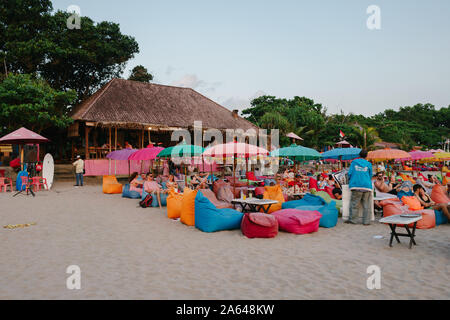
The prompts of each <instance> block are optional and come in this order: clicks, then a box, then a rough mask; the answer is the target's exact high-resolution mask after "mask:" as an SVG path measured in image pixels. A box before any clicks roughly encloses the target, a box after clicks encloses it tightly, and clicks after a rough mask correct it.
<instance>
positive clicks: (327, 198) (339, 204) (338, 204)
mask: <svg viewBox="0 0 450 320" xmlns="http://www.w3.org/2000/svg"><path fill="white" fill-rule="evenodd" d="M311 193H312V194H314V195H316V196H319V197H321V198H322V199H323V200H325V202H326V203H330V202H331V201H334V202H336V208H338V209H339V210H340V209H342V200H337V199H334V198H332V197H331V196H330V195H329V194H328V193H327V192H325V191H315V190H312V191H311Z"/></svg>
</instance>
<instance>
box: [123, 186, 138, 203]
mask: <svg viewBox="0 0 450 320" xmlns="http://www.w3.org/2000/svg"><path fill="white" fill-rule="evenodd" d="M122 198H128V199H140V198H141V194H140V193H139V192H137V191H130V185H129V184H126V185H125V186H124V187H123V190H122Z"/></svg>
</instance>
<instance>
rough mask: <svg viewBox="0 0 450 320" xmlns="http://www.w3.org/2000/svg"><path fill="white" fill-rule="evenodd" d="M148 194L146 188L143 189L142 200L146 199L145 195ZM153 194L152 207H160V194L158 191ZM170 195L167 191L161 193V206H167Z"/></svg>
mask: <svg viewBox="0 0 450 320" xmlns="http://www.w3.org/2000/svg"><path fill="white" fill-rule="evenodd" d="M147 195H148V193H147V192H145V190H142V197H141V200H144V199H145V197H146V196H147ZM152 196H153V200H152V207H153V208H159V203H158V196H157V195H156V193H152ZM168 196H169V195H168V194H167V193H161V194H160V197H161V206H162V207H167V197H168Z"/></svg>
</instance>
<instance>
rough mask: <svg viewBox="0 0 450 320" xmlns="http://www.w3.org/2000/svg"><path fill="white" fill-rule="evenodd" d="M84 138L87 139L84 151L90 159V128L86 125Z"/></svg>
mask: <svg viewBox="0 0 450 320" xmlns="http://www.w3.org/2000/svg"><path fill="white" fill-rule="evenodd" d="M84 139H85V146H84V153H85V158H86V159H87V160H88V159H89V158H90V156H89V128H88V126H86V125H85V127H84Z"/></svg>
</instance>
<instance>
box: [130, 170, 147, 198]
mask: <svg viewBox="0 0 450 320" xmlns="http://www.w3.org/2000/svg"><path fill="white" fill-rule="evenodd" d="M128 181H129V182H130V191H136V192H139V194H140V195H142V187H143V184H144V181H143V180H142V178H141V177H139V174H138V173H137V172H133V173H132V174H131V177H130V179H129V180H128Z"/></svg>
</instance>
